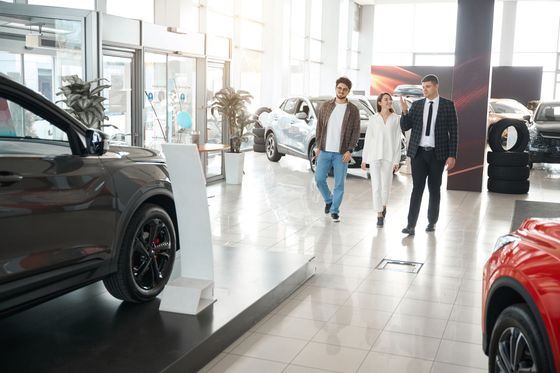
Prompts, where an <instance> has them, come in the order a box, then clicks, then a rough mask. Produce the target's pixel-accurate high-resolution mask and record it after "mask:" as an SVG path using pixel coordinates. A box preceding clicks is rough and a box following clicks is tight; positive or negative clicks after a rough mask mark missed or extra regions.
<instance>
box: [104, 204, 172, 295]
mask: <svg viewBox="0 0 560 373" xmlns="http://www.w3.org/2000/svg"><path fill="white" fill-rule="evenodd" d="M176 250H177V239H176V234H175V226H174V225H173V221H172V220H171V218H170V217H169V215H168V214H167V212H166V211H165V210H163V209H162V208H161V207H159V206H156V205H152V204H146V205H144V206H142V207H141V208H140V209H139V210H138V211H137V212H136V213H135V214H134V216H133V217H132V219H131V221H130V223H129V225H128V229H127V231H126V233H125V236H124V239H123V244H122V247H121V249H120V252H119V256H118V263H117V272H116V273H114V274H112V275H110V276H109V277H107V278H106V279H105V280H104V281H103V282H104V284H105V287H106V288H107V290H108V291H109V292H110V293H111V294H112V295H113V296H114V297H116V298H119V299H122V300H124V301H128V302H146V301H149V300H151V299H153V298H155V297H156V296H157V295H158V294H159V293H161V292H162V290H163V288H164V287H165V284H167V281H168V280H169V277H170V276H171V272H172V270H173V263H174V261H175V253H176Z"/></svg>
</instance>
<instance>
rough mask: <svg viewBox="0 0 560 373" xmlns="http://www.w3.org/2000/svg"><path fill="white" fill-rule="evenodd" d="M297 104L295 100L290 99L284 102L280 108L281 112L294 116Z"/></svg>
mask: <svg viewBox="0 0 560 373" xmlns="http://www.w3.org/2000/svg"><path fill="white" fill-rule="evenodd" d="M297 103H298V99H297V98H291V99H289V100H286V102H284V106H283V107H282V110H284V111H285V112H286V113H288V114H295V113H296V106H297Z"/></svg>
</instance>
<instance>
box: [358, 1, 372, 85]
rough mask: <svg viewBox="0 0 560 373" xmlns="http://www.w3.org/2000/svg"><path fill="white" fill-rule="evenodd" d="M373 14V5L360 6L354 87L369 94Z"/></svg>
mask: <svg viewBox="0 0 560 373" xmlns="http://www.w3.org/2000/svg"><path fill="white" fill-rule="evenodd" d="M374 15H375V6H374V5H363V6H362V18H361V20H360V22H361V27H360V41H359V45H360V55H359V57H358V68H359V69H360V71H359V72H358V81H357V82H356V84H355V86H356V89H361V90H364V91H365V92H366V95H369V94H370V92H369V89H370V85H371V61H373V20H374Z"/></svg>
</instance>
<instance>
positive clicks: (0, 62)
mask: <svg viewBox="0 0 560 373" xmlns="http://www.w3.org/2000/svg"><path fill="white" fill-rule="evenodd" d="M0 21H1V23H0V42H1V43H2V51H0V72H1V73H4V74H6V75H8V76H10V77H11V78H12V79H14V80H16V81H18V82H20V83H23V84H25V85H26V86H27V87H29V88H31V89H33V90H35V91H37V92H40V93H41V94H42V95H43V96H45V97H46V98H48V99H49V100H51V101H55V99H56V92H58V90H59V88H60V86H61V85H62V77H63V76H66V75H73V74H76V75H78V76H79V77H80V78H84V53H83V50H84V31H83V23H82V22H81V21H75V20H65V19H50V18H42V17H30V16H8V15H2V16H0ZM30 36H32V38H30Z"/></svg>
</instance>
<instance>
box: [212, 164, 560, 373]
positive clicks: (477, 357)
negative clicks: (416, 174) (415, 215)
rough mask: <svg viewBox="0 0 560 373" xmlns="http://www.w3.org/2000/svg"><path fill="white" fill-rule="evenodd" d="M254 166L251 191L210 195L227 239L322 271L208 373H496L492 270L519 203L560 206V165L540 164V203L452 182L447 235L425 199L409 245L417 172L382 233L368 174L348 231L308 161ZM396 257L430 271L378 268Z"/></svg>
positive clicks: (353, 202)
mask: <svg viewBox="0 0 560 373" xmlns="http://www.w3.org/2000/svg"><path fill="white" fill-rule="evenodd" d="M245 162H246V164H245V176H244V180H243V185H242V186H235V185H226V184H225V183H218V184H213V185H210V186H209V187H208V195H209V197H210V198H209V205H210V214H211V219H212V230H213V235H214V240H215V242H217V243H221V244H224V245H228V246H232V247H237V248H239V250H269V251H285V252H297V253H302V254H312V255H314V256H315V257H316V258H317V259H316V260H317V274H316V275H315V276H314V277H313V278H311V279H310V280H309V281H308V282H307V283H306V285H305V286H304V287H302V288H300V289H299V290H298V291H297V292H296V293H295V294H293V295H292V296H291V297H290V298H289V299H288V300H286V301H285V302H284V303H283V304H282V305H281V306H280V307H278V308H277V309H276V310H275V311H274V312H273V313H272V314H270V315H269V316H268V317H267V318H265V319H264V320H262V321H261V322H259V323H258V324H257V325H256V326H255V327H254V328H253V329H251V330H250V331H249V332H247V333H246V334H245V335H244V336H242V337H241V338H239V340H238V341H236V342H235V343H234V344H233V345H231V346H230V347H228V348H227V349H226V350H225V351H224V352H223V353H222V354H220V355H219V356H218V357H216V358H215V359H214V360H213V361H212V362H210V363H209V364H208V365H207V366H206V367H205V368H204V369H203V370H202V371H203V372H212V373H217V372H243V373H248V372H259V373H260V372H285V373H300V372H310V373H312V372H376V373H384V372H390V373H395V372H399V373H406V372H414V373H422V372H426V373H428V372H430V373H450V372H453V373H476V372H484V371H486V366H487V359H486V356H485V355H484V354H483V352H482V348H481V331H480V317H481V316H480V315H481V277H482V265H483V264H484V262H485V260H486V258H487V257H488V255H489V253H490V251H491V249H492V247H493V244H494V242H495V240H496V238H497V237H498V236H499V235H502V234H505V233H507V232H508V230H509V227H510V224H511V217H512V213H513V206H514V201H515V200H516V199H526V200H535V201H551V202H560V193H559V192H558V190H560V167H559V166H554V165H546V166H543V165H537V166H538V167H537V166H536V167H535V169H534V170H533V171H532V172H531V190H530V193H529V194H528V195H503V194H494V193H488V192H486V191H483V192H482V193H473V192H462V191H447V190H446V187H445V185H444V186H443V187H442V191H443V192H442V201H441V213H440V221H439V223H438V224H437V230H436V232H435V233H426V232H424V230H423V228H424V226H425V225H426V224H427V221H426V217H425V215H426V207H427V200H424V202H423V206H422V210H421V218H420V221H419V222H418V226H417V233H416V236H415V237H406V236H404V235H403V234H401V232H400V230H401V229H402V228H403V227H404V226H405V224H406V214H407V210H408V202H409V197H410V190H411V186H412V185H411V184H412V181H411V177H410V175H405V174H398V175H396V176H395V177H394V180H393V189H392V194H391V200H390V203H389V205H388V208H387V209H388V212H387V218H386V225H385V227H384V228H383V229H378V228H376V227H375V221H376V217H375V214H374V212H373V211H372V203H371V189H370V183H369V181H368V180H366V179H364V178H363V177H360V176H356V175H360V174H361V171H351V172H352V173H353V174H354V175H349V176H348V179H347V183H346V192H345V197H344V202H343V205H342V207H341V219H342V222H341V223H332V222H331V221H330V219H329V218H328V216H327V215H325V214H323V206H324V204H323V202H322V200H321V197H320V195H319V192H318V191H317V189H316V187H315V183H314V180H313V175H312V173H311V172H310V171H309V170H308V165H307V162H306V161H305V160H302V159H297V158H294V157H289V156H288V157H284V158H282V159H281V160H280V162H279V163H272V162H269V161H268V160H267V159H266V157H265V155H264V154H258V153H248V154H247V155H246V158H245ZM331 181H332V180H331ZM426 194H427V193H426ZM385 257H387V258H391V259H401V260H413V261H417V262H422V263H424V265H423V267H422V269H421V270H420V272H419V274H408V273H400V272H389V271H381V270H377V269H374V267H375V266H376V265H377V264H378V263H379V261H380V260H382V259H383V258H385ZM241 275H242V274H240V276H241Z"/></svg>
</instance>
